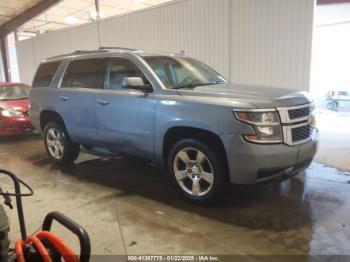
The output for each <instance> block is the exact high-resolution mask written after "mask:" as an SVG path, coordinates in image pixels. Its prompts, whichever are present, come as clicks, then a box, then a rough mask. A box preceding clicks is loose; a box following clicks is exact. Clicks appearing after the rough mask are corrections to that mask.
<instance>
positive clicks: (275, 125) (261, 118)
mask: <svg viewBox="0 0 350 262" xmlns="http://www.w3.org/2000/svg"><path fill="white" fill-rule="evenodd" d="M235 116H236V118H237V119H238V120H239V121H242V122H245V123H247V124H250V125H251V126H252V127H253V128H254V130H255V134H250V135H244V138H245V139H246V140H248V141H251V142H255V143H282V142H283V133H282V128H281V124H280V118H279V115H278V113H277V112H241V111H237V112H235Z"/></svg>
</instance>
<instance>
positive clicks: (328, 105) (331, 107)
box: [327, 101, 338, 111]
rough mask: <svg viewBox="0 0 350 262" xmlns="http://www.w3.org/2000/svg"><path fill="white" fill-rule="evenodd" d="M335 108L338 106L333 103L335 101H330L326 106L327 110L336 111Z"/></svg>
mask: <svg viewBox="0 0 350 262" xmlns="http://www.w3.org/2000/svg"><path fill="white" fill-rule="evenodd" d="M337 107H338V105H337V103H336V102H335V101H331V102H329V103H328V104H327V108H328V109H329V110H332V111H333V110H335V109H337Z"/></svg>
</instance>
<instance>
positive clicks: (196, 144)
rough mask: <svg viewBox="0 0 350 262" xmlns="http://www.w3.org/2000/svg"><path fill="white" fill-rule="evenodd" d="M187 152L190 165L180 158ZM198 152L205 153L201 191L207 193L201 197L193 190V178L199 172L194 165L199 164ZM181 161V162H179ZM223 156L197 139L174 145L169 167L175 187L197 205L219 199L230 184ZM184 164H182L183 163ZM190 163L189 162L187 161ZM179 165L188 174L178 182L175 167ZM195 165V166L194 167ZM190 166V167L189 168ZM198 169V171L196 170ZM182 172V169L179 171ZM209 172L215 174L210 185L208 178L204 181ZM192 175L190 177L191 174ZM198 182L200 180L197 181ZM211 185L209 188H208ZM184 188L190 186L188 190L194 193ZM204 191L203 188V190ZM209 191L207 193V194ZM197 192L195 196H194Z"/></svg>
mask: <svg viewBox="0 0 350 262" xmlns="http://www.w3.org/2000/svg"><path fill="white" fill-rule="evenodd" d="M186 150H188V151H187V155H188V156H189V159H190V160H191V162H190V164H185V162H184V161H182V158H180V157H179V155H178V154H179V153H180V152H183V151H186ZM198 151H199V152H201V153H203V154H204V155H205V159H206V160H204V162H202V164H200V165H199V166H200V169H199V170H201V171H202V172H201V173H200V175H199V176H200V178H198V179H200V180H199V181H200V182H199V184H200V185H201V187H203V189H204V190H203V191H201V190H200V191H199V192H202V193H205V194H204V195H199V194H198V193H197V192H198V191H196V190H193V185H194V180H193V176H194V174H195V172H197V171H198V169H197V165H196V164H194V163H198V162H196V161H192V160H196V158H198ZM179 159H180V160H179ZM221 159H223V157H222V156H220V155H219V152H217V151H216V150H214V149H212V148H211V147H209V146H208V145H206V144H205V143H203V142H202V141H199V140H196V139H182V140H180V141H178V142H177V143H176V144H174V145H173V147H172V148H171V149H170V152H169V154H168V160H167V167H168V174H169V175H170V179H171V180H172V182H173V185H174V186H175V188H176V189H177V190H178V192H179V193H180V194H181V195H183V196H184V197H185V198H186V199H188V200H190V201H193V202H196V203H209V202H211V201H212V200H214V199H215V198H217V197H218V196H219V195H220V194H221V193H223V191H224V189H225V185H226V184H227V183H229V182H228V180H227V179H226V178H227V176H226V172H225V165H224V163H223V161H222V160H221ZM181 162H182V163H181ZM187 162H188V161H187ZM177 163H178V164H180V165H183V166H182V169H181V170H183V169H186V172H185V173H182V174H186V175H184V176H185V179H184V180H178V178H177V177H176V175H175V173H178V172H176V171H175V165H176V166H177ZM193 165H194V166H193ZM188 166H189V167H188ZM191 168H192V169H191ZM195 168H196V169H195ZM178 170H180V168H179V169H178ZM209 170H212V171H213V172H212V174H213V181H212V183H211V186H210V184H209V183H208V182H207V180H208V179H207V177H206V179H204V177H203V176H202V174H203V173H204V172H205V173H206V174H208V173H209ZM189 172H191V173H192V175H190V174H191V173H189ZM178 181H181V182H182V185H180V184H179V183H180V182H178ZM197 181H198V180H197ZM208 185H209V186H208ZM184 186H185V187H186V186H188V188H187V189H188V190H190V191H191V190H192V192H188V191H186V190H185V189H184ZM201 189H202V188H201ZM206 191H207V192H206ZM194 192H196V193H195V194H193V193H194Z"/></svg>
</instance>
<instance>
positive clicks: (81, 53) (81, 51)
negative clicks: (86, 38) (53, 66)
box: [48, 49, 107, 59]
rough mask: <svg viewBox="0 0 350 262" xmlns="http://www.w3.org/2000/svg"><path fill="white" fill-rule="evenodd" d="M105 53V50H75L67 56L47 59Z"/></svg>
mask: <svg viewBox="0 0 350 262" xmlns="http://www.w3.org/2000/svg"><path fill="white" fill-rule="evenodd" d="M105 52H107V50H100V49H97V50H76V51H74V52H72V53H69V54H63V55H56V56H52V57H49V58H48V59H55V58H60V57H66V56H72V55H84V54H94V53H105Z"/></svg>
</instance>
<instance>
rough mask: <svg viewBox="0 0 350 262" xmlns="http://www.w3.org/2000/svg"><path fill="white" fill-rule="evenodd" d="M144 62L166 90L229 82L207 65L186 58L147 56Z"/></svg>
mask: <svg viewBox="0 0 350 262" xmlns="http://www.w3.org/2000/svg"><path fill="white" fill-rule="evenodd" d="M144 60H145V61H146V62H147V63H148V64H149V66H150V67H151V68H152V69H153V71H154V72H155V74H156V75H157V76H158V77H159V79H160V80H161V81H162V82H163V84H164V86H165V87H166V88H170V89H180V88H187V87H196V86H203V85H214V84H220V83H227V80H226V79H225V78H224V77H223V76H221V75H220V74H218V73H217V72H215V71H214V70H213V69H211V68H210V67H208V66H207V65H205V64H203V63H202V62H199V61H197V60H195V59H191V58H185V57H166V56H147V57H144Z"/></svg>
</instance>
